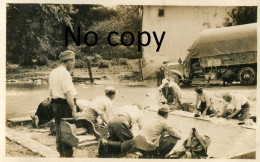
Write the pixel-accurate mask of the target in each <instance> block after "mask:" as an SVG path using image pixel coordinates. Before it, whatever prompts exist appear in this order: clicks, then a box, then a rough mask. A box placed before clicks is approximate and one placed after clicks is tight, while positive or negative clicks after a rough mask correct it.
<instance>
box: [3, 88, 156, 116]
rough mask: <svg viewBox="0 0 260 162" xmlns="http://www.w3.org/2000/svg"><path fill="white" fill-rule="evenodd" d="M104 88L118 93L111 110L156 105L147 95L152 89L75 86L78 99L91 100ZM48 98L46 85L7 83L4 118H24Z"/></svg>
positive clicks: (100, 93) (102, 92)
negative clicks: (133, 105)
mask: <svg viewBox="0 0 260 162" xmlns="http://www.w3.org/2000/svg"><path fill="white" fill-rule="evenodd" d="M106 86H113V87H115V89H116V90H117V91H118V93H117V94H116V97H115V99H114V100H113V108H114V109H116V108H118V107H119V106H122V105H126V104H133V103H137V104H141V105H143V106H144V105H150V104H156V100H155V99H154V98H152V97H148V96H147V94H154V93H155V91H157V90H156V88H153V87H127V86H124V85H121V84H102V85H92V84H87V85H85V84H77V83H75V88H76V89H77V91H78V94H79V96H78V99H87V100H91V99H93V98H94V97H97V96H99V95H103V94H104V89H105V87H106ZM48 96H49V91H48V85H47V84H33V83H8V84H7V85H6V118H7V119H9V118H14V117H24V116H29V115H30V114H34V112H35V111H36V109H37V107H38V105H39V103H40V102H41V101H43V100H44V99H46V98H47V97H48Z"/></svg>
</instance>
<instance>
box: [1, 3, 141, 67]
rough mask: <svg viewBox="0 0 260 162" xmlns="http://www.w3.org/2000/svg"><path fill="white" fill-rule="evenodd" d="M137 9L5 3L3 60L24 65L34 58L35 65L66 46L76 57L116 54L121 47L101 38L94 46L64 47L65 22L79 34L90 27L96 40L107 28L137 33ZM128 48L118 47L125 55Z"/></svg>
mask: <svg viewBox="0 0 260 162" xmlns="http://www.w3.org/2000/svg"><path fill="white" fill-rule="evenodd" d="M139 9H140V7H137V6H120V7H117V8H107V7H104V6H100V5H65V4H51V5H48V4H8V6H7V24H6V25H7V43H6V45H7V56H6V57H7V61H8V62H11V63H17V64H21V65H24V66H28V65H32V64H33V62H32V60H33V59H37V64H38V65H46V64H47V63H48V61H49V60H56V59H57V57H58V55H59V53H60V52H61V51H63V50H66V49H71V50H74V51H75V52H76V53H77V55H76V56H77V58H79V59H80V58H83V57H84V56H86V55H95V54H100V55H101V56H103V57H104V58H109V57H107V54H109V55H110V56H111V57H113V55H115V56H116V55H117V54H116V53H118V50H119V49H121V47H120V46H119V47H118V48H117V49H116V48H111V46H109V47H108V46H106V45H107V43H105V42H102V41H101V42H99V43H98V45H97V46H95V47H87V46H85V44H84V45H82V46H79V47H78V46H76V45H75V44H73V43H70V44H69V46H68V47H66V46H65V33H64V29H65V26H70V27H71V29H72V30H73V31H76V30H77V28H78V26H80V27H81V33H82V34H84V33H86V32H87V31H90V30H92V31H94V32H96V33H97V34H98V36H99V37H100V40H101V38H102V37H104V36H105V35H102V34H103V33H104V32H106V31H111V30H113V31H114V30H117V31H118V32H122V31H124V30H129V31H133V32H134V33H137V31H138V30H140V29H141V27H140V25H141V14H140V11H139ZM81 38H83V36H81ZM82 42H83V41H82ZM129 51H131V48H129V49H127V50H125V51H124V50H121V52H122V53H121V56H122V57H128V53H129V54H130V55H131V54H132V53H131V52H129ZM110 53H113V54H110ZM123 53H124V54H123Z"/></svg>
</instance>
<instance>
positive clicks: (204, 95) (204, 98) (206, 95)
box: [195, 90, 211, 106]
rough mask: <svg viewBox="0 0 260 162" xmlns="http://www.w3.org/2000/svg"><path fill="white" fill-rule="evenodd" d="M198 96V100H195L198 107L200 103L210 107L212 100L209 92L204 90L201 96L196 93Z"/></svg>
mask: <svg viewBox="0 0 260 162" xmlns="http://www.w3.org/2000/svg"><path fill="white" fill-rule="evenodd" d="M196 95H197V96H196V100H195V105H197V106H198V103H199V101H200V102H206V106H210V101H211V99H210V95H209V92H208V91H205V90H203V92H202V94H201V95H199V94H197V93H196Z"/></svg>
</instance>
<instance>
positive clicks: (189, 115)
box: [148, 108, 256, 130]
mask: <svg viewBox="0 0 260 162" xmlns="http://www.w3.org/2000/svg"><path fill="white" fill-rule="evenodd" d="M148 110H149V111H156V112H157V111H158V110H156V109H154V108H153V109H148ZM169 114H171V115H177V116H182V117H186V118H193V119H195V120H203V121H208V122H212V123H216V124H221V125H232V126H234V127H240V128H246V129H254V130H256V124H255V125H251V126H249V125H238V122H239V121H238V120H233V119H230V120H228V119H225V118H217V117H213V118H210V117H209V116H208V115H205V116H203V115H201V116H200V117H194V115H195V114H194V113H191V112H186V111H182V110H175V111H172V112H170V113H169Z"/></svg>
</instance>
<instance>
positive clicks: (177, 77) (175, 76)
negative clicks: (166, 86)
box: [170, 74, 180, 85]
mask: <svg viewBox="0 0 260 162" xmlns="http://www.w3.org/2000/svg"><path fill="white" fill-rule="evenodd" d="M170 78H171V80H174V81H175V83H177V84H178V85H179V83H180V79H179V76H178V75H177V74H172V75H171V76H170Z"/></svg>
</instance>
